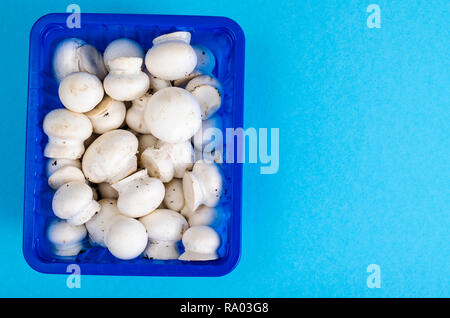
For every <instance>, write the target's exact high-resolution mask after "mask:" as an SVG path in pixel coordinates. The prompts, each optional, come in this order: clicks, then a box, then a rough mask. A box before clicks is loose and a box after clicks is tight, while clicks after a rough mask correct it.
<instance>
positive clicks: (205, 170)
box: [43, 31, 222, 261]
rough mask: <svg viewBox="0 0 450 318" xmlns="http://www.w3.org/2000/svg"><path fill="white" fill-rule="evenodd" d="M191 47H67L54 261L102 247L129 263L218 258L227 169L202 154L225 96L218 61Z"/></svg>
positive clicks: (55, 151)
mask: <svg viewBox="0 0 450 318" xmlns="http://www.w3.org/2000/svg"><path fill="white" fill-rule="evenodd" d="M190 41H191V34H190V33H189V32H184V31H180V32H173V33H169V34H164V35H161V36H159V37H157V38H155V39H154V40H153V46H152V47H151V48H150V49H149V50H148V51H147V53H146V54H145V51H144V50H143V48H142V47H141V46H140V45H139V44H138V43H137V42H136V41H134V40H131V39H127V38H121V39H116V40H114V41H112V42H111V43H110V44H109V45H108V46H107V47H106V49H105V51H104V52H103V54H102V53H101V52H99V51H98V50H97V49H96V48H95V47H94V46H92V45H90V44H88V43H86V42H85V41H83V40H80V39H76V38H70V39H66V40H64V41H62V42H61V43H60V44H59V45H58V46H57V47H56V50H55V53H54V56H53V68H54V74H55V78H56V80H57V81H58V82H59V89H58V94H59V99H60V101H61V103H62V104H63V106H64V107H63V108H58V109H55V110H53V111H51V112H49V113H48V114H47V115H46V116H45V119H44V122H43V130H44V132H45V134H46V135H47V136H48V143H47V145H46V146H45V149H44V156H45V157H47V158H48V163H47V167H46V168H47V176H48V184H49V186H50V188H51V189H53V190H54V191H55V193H54V195H53V201H52V209H53V213H54V215H55V216H56V217H57V218H56V219H55V220H54V221H52V222H51V224H50V225H49V227H48V229H47V238H48V240H49V241H50V242H51V243H52V246H53V253H54V254H55V255H57V256H75V255H77V254H78V253H79V252H80V251H82V250H83V249H85V248H89V247H90V246H100V247H104V248H107V249H108V250H109V252H110V253H111V254H112V255H113V256H115V257H117V258H119V259H123V260H129V259H134V258H136V257H147V258H149V259H159V260H168V259H179V260H183V261H205V260H214V259H216V258H218V254H217V249H218V247H219V245H220V237H219V235H218V234H217V233H216V231H215V230H214V229H213V228H212V227H211V224H212V223H213V222H214V221H215V220H216V217H217V211H216V206H217V205H218V204H219V201H220V199H221V196H222V172H221V169H220V166H219V165H218V164H217V163H216V162H214V161H211V160H203V159H202V157H201V155H202V154H203V150H205V151H207V152H209V153H211V152H213V153H214V151H215V150H216V149H215V148H216V147H215V144H214V143H213V140H214V139H211V134H208V132H207V130H208V128H219V129H221V125H222V122H221V119H220V117H219V116H218V115H217V114H216V115H214V114H215V113H216V112H217V111H218V110H219V108H220V106H221V104H222V87H221V84H220V83H219V81H218V80H217V79H216V78H214V77H213V75H212V71H213V69H214V68H215V64H216V61H215V57H214V54H213V53H212V52H211V51H210V50H209V49H207V48H206V47H203V46H191V44H190ZM207 145H208V146H209V148H208V149H207V150H206V149H204V148H205V147H206V146H207ZM199 154H200V155H199ZM179 241H181V242H182V244H183V246H184V252H183V253H182V254H181V255H180V251H179V249H178V246H179V244H178V242H179Z"/></svg>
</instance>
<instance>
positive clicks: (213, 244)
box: [178, 225, 220, 261]
mask: <svg viewBox="0 0 450 318" xmlns="http://www.w3.org/2000/svg"><path fill="white" fill-rule="evenodd" d="M182 242H183V245H184V253H183V254H181V255H180V257H179V258H178V259H179V260H182V261H209V260H215V259H217V258H218V256H217V252H216V251H217V248H218V247H219V245H220V237H219V235H218V234H217V232H216V231H214V229H212V228H211V227H209V226H205V225H198V226H192V227H190V228H189V229H188V230H187V231H186V232H184V235H183V239H182Z"/></svg>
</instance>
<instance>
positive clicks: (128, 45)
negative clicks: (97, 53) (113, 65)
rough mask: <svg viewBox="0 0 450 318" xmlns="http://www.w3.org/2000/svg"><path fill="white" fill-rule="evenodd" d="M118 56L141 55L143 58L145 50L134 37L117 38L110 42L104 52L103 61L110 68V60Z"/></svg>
mask: <svg viewBox="0 0 450 318" xmlns="http://www.w3.org/2000/svg"><path fill="white" fill-rule="evenodd" d="M118 57H139V58H142V59H143V58H144V50H143V49H142V47H141V46H140V45H139V44H138V43H137V42H136V41H134V40H132V39H128V38H120V39H116V40H114V41H112V42H111V43H109V44H108V46H107V47H106V49H105V52H103V61H104V62H105V66H106V68H107V69H108V70H109V69H110V66H109V64H110V62H111V61H112V60H114V59H116V58H118Z"/></svg>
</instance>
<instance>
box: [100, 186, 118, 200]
mask: <svg viewBox="0 0 450 318" xmlns="http://www.w3.org/2000/svg"><path fill="white" fill-rule="evenodd" d="M98 192H100V196H101V198H102V199H117V198H118V197H119V193H118V192H117V191H116V189H114V188H113V187H112V186H111V185H110V184H109V183H108V182H102V183H99V185H98Z"/></svg>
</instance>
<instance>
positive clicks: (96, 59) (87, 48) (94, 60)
mask: <svg viewBox="0 0 450 318" xmlns="http://www.w3.org/2000/svg"><path fill="white" fill-rule="evenodd" d="M78 56H79V59H80V60H79V64H80V72H87V73H89V74H92V75H95V76H97V77H98V78H99V79H100V80H103V79H104V78H105V76H106V74H107V73H108V71H107V70H106V68H105V64H103V56H102V54H101V53H100V52H99V51H98V50H97V49H96V48H95V47H93V46H92V45H89V44H86V45H83V46H82V47H80V48H79V49H78Z"/></svg>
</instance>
